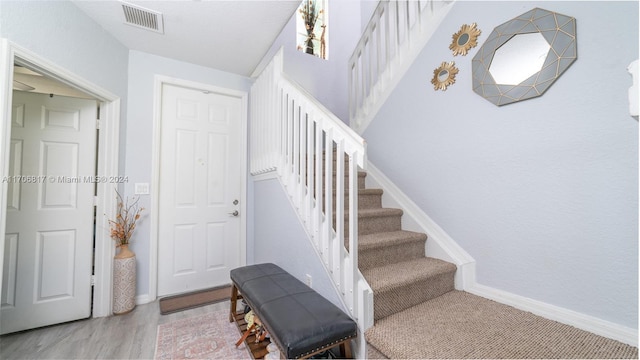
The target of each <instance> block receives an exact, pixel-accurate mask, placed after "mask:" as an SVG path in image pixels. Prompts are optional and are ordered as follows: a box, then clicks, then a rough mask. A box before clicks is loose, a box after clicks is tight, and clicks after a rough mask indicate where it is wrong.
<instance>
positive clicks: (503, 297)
mask: <svg viewBox="0 0 640 360" xmlns="http://www.w3.org/2000/svg"><path fill="white" fill-rule="evenodd" d="M366 181H367V187H379V188H382V189H383V190H384V193H383V198H382V201H383V203H384V204H385V206H392V207H398V208H401V209H402V210H403V211H404V216H403V217H402V224H403V228H405V229H407V230H413V231H419V232H424V233H426V234H427V236H428V237H429V239H427V245H426V246H427V252H426V253H427V255H428V256H431V257H436V258H439V259H442V260H445V261H449V262H452V263H454V264H456V265H457V266H458V271H457V272H456V289H458V290H464V291H467V292H469V293H471V294H474V295H478V296H482V297H484V298H487V299H490V300H493V301H496V302H499V303H501V304H505V305H509V306H513V307H514V308H516V309H520V310H524V311H528V312H531V313H533V314H536V315H539V316H542V317H544V318H547V319H551V320H554V321H558V322H560V323H563V324H567V325H571V326H574V327H576V328H578V329H582V330H585V331H589V332H591V333H594V334H597V335H600V336H604V337H606V338H609V339H614V340H618V341H620V342H623V343H625V344H629V345H632V346H638V330H637V329H632V328H628V327H625V326H622V325H619V324H615V323H612V322H609V321H606V320H602V319H599V318H596V317H594V316H590V315H586V314H582V313H578V312H576V311H573V310H569V309H565V308H561V307H558V306H555V305H551V304H548V303H544V302H541V301H538V300H533V299H529V298H526V297H524V296H520V295H516V294H512V293H509V292H506V291H503V290H499V289H495V288H491V287H488V286H485V285H481V284H478V283H477V282H476V271H475V267H476V264H475V260H474V259H473V258H472V257H471V256H470V255H469V254H467V253H466V252H465V251H464V250H463V249H462V248H461V247H460V246H459V245H458V244H457V243H456V242H455V241H454V240H453V239H452V238H451V237H450V236H449V235H448V234H447V233H446V232H445V231H444V230H443V229H442V228H441V227H440V226H438V225H437V224H436V223H435V222H434V221H433V220H432V219H431V218H430V217H429V216H428V215H427V214H425V213H424V211H422V209H420V208H419V207H418V206H417V205H416V204H415V203H414V202H413V201H412V200H411V199H409V198H408V197H407V196H406V195H405V194H404V193H403V192H402V191H400V189H399V188H398V187H397V186H396V185H395V184H393V183H392V182H391V180H389V178H387V177H386V176H385V175H384V174H383V173H382V172H381V171H380V170H379V169H378V168H376V167H375V166H374V165H373V164H371V162H369V163H368V164H367V177H366Z"/></svg>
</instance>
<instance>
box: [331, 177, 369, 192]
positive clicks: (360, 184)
mask: <svg viewBox="0 0 640 360" xmlns="http://www.w3.org/2000/svg"><path fill="white" fill-rule="evenodd" d="M336 183H337V182H336V177H335V176H334V177H333V182H332V183H331V184H332V187H333V189H334V190H335V188H336ZM364 183H365V176H362V175H359V176H358V189H359V190H362V189H364V188H365V184H364ZM325 184H326V181H325V177H324V176H323V177H322V189H323V190H324V189H325V188H326V187H325ZM344 188H345V190H347V189H348V188H349V178H348V177H345V179H344Z"/></svg>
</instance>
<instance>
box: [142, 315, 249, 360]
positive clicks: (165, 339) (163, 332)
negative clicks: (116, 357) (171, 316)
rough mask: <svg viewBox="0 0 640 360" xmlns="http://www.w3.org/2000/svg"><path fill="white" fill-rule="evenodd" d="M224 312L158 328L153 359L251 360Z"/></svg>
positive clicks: (191, 318) (183, 320) (187, 319)
mask: <svg viewBox="0 0 640 360" xmlns="http://www.w3.org/2000/svg"><path fill="white" fill-rule="evenodd" d="M239 338H240V334H239V332H238V329H237V327H236V325H235V323H232V322H229V312H228V310H225V309H220V310H216V311H213V312H211V313H208V314H205V315H198V316H193V317H190V318H185V319H180V320H175V321H172V322H169V323H166V324H161V325H158V335H157V337H156V351H155V356H154V359H156V360H169V359H251V355H250V354H249V352H248V350H247V348H246V345H245V344H244V343H243V344H241V345H240V346H239V347H237V348H236V346H235V343H236V341H238V339H239Z"/></svg>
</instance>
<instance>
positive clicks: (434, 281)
mask: <svg viewBox="0 0 640 360" xmlns="http://www.w3.org/2000/svg"><path fill="white" fill-rule="evenodd" d="M454 274H455V271H454V272H450V273H444V274H439V275H437V276H433V277H430V278H427V279H419V280H416V281H415V282H413V283H411V284H407V285H405V286H404V287H403V288H401V289H393V290H389V291H384V292H382V291H380V292H374V294H373V298H374V300H375V301H374V303H373V306H374V310H373V311H374V319H375V320H379V319H382V318H384V317H387V316H390V315H393V314H395V313H398V312H401V311H403V310H406V309H408V308H410V307H412V306H415V305H418V304H420V303H422V302H425V301H428V300H431V299H435V298H436V297H438V296H440V295H443V294H445V293H447V292H449V291H452V290H454V286H453V284H454ZM425 325H427V324H425ZM407 326H415V327H416V328H419V327H420V326H421V325H420V324H407Z"/></svg>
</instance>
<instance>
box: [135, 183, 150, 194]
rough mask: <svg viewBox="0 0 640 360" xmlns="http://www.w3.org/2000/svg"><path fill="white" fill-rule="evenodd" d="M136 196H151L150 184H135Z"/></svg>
mask: <svg viewBox="0 0 640 360" xmlns="http://www.w3.org/2000/svg"><path fill="white" fill-rule="evenodd" d="M135 194H136V195H149V183H136V184H135Z"/></svg>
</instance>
